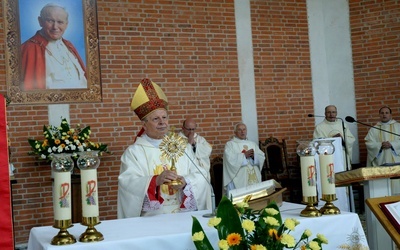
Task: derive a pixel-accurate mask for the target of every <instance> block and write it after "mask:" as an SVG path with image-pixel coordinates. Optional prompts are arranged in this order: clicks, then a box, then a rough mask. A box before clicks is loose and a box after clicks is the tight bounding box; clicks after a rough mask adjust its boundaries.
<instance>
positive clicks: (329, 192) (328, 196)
mask: <svg viewBox="0 0 400 250" xmlns="http://www.w3.org/2000/svg"><path fill="white" fill-rule="evenodd" d="M317 151H318V154H319V169H320V173H321V186H322V188H321V189H322V198H321V200H323V201H325V205H324V206H323V207H322V208H321V209H320V210H319V211H320V212H321V213H322V214H340V210H339V208H337V207H336V206H335V205H334V204H333V201H335V200H337V198H336V189H335V188H336V185H335V169H334V161H333V153H334V152H335V146H334V145H333V140H321V141H318V146H317Z"/></svg>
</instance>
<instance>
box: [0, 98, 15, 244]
mask: <svg viewBox="0 0 400 250" xmlns="http://www.w3.org/2000/svg"><path fill="white" fill-rule="evenodd" d="M0 204H1V206H0V235H1V237H0V249H5V250H8V249H9V250H11V249H14V236H13V220H12V205H11V188H10V167H9V164H8V136H7V118H6V100H5V98H4V97H3V96H2V95H0Z"/></svg>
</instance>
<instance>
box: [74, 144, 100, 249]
mask: <svg viewBox="0 0 400 250" xmlns="http://www.w3.org/2000/svg"><path fill="white" fill-rule="evenodd" d="M77 164H78V167H79V169H80V170H81V192H82V225H85V226H87V229H86V231H85V232H84V233H82V234H81V236H80V237H79V241H81V242H97V241H102V240H104V237H103V235H102V234H101V233H100V232H98V231H97V230H96V228H95V227H94V226H95V225H97V224H99V223H100V221H99V205H98V204H99V202H98V192H97V187H98V185H97V167H98V166H99V165H100V159H99V157H98V156H97V151H84V152H80V153H79V158H78V160H77Z"/></svg>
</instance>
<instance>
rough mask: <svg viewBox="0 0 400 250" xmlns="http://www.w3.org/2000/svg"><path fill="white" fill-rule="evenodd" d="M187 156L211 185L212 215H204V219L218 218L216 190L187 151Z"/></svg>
mask: <svg viewBox="0 0 400 250" xmlns="http://www.w3.org/2000/svg"><path fill="white" fill-rule="evenodd" d="M184 153H185V155H186V156H187V157H188V158H189V160H190V162H192V163H193V165H194V166H195V167H196V169H197V170H198V171H199V172H200V174H201V176H203V178H204V179H205V180H206V182H207V184H208V185H210V188H211V213H208V214H203V217H205V218H212V217H215V216H216V210H217V209H216V207H215V193H214V188H213V186H212V185H211V183H210V182H209V181H208V179H207V178H206V177H205V176H204V174H203V173H202V172H201V170H200V169H199V167H198V166H197V165H196V163H194V161H193V160H192V158H190V156H189V155H188V154H187V153H186V151H185V152H184Z"/></svg>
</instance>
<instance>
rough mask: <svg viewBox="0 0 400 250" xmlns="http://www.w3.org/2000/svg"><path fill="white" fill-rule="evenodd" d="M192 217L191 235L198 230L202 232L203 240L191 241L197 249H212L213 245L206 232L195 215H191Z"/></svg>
mask: <svg viewBox="0 0 400 250" xmlns="http://www.w3.org/2000/svg"><path fill="white" fill-rule="evenodd" d="M192 218H193V224H192V235H193V234H195V233H198V232H203V234H204V239H203V241H193V243H194V245H195V246H196V249H197V250H213V247H212V245H211V243H210V241H209V240H208V238H207V235H206V233H205V232H204V230H203V227H202V226H201V224H200V222H199V221H198V220H197V218H196V217H194V216H192Z"/></svg>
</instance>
